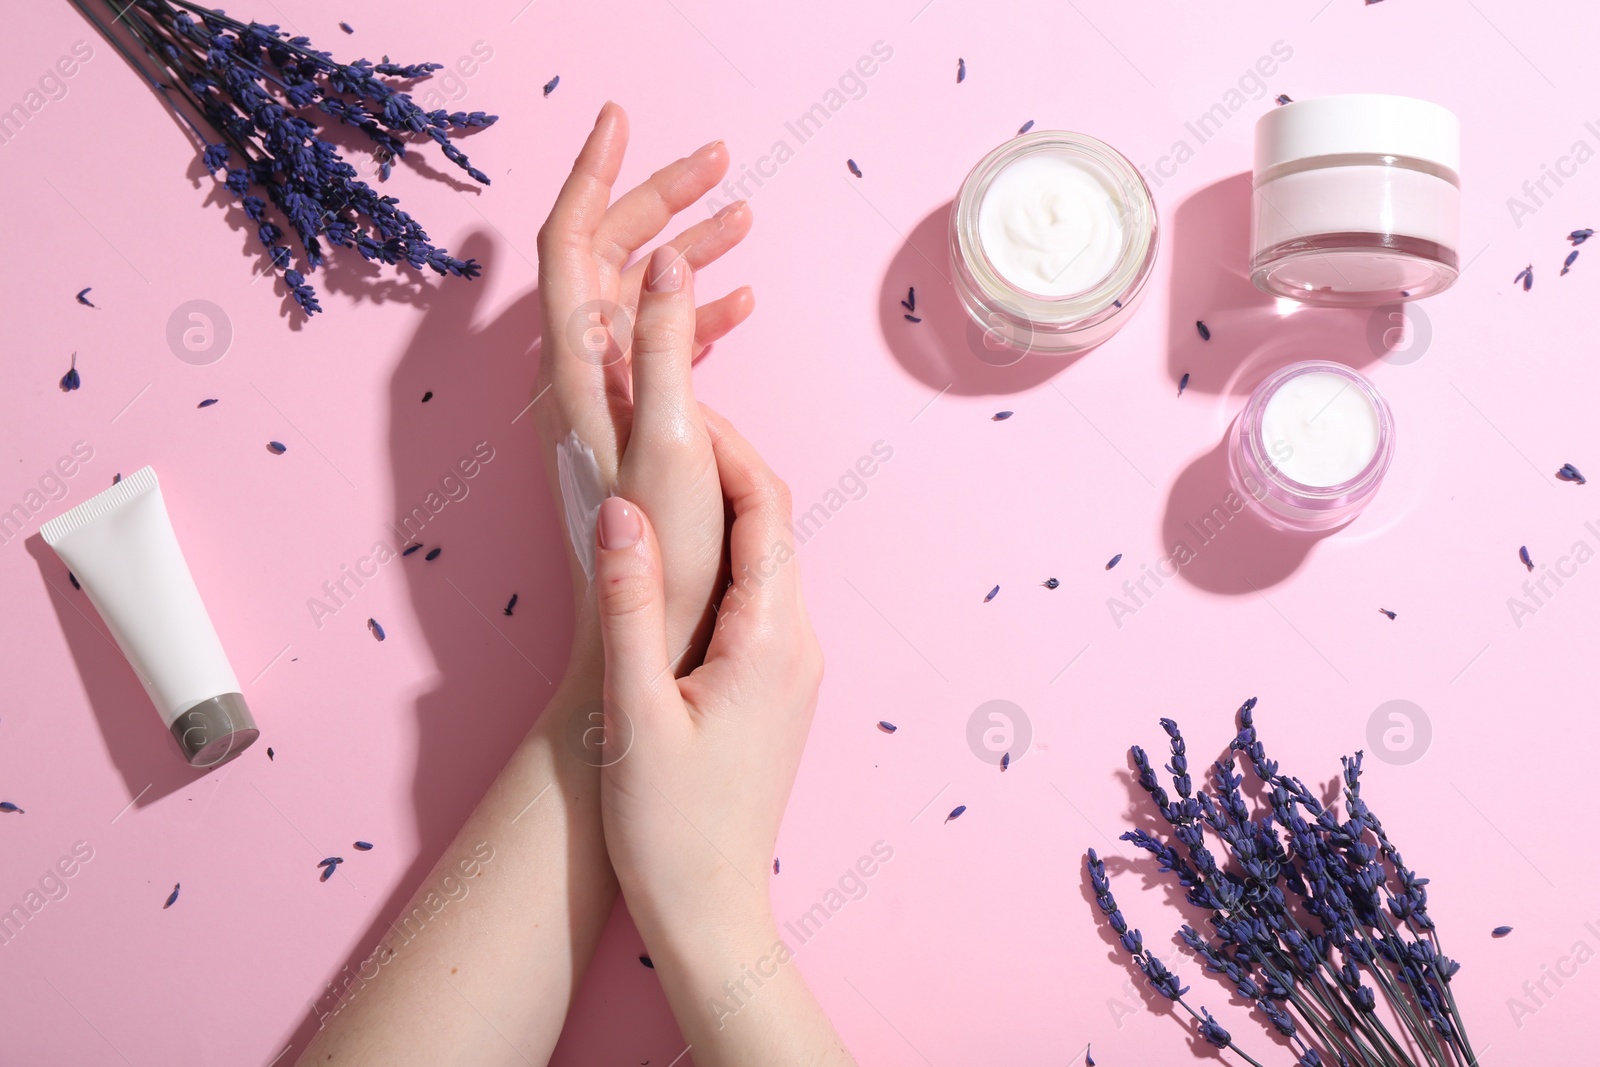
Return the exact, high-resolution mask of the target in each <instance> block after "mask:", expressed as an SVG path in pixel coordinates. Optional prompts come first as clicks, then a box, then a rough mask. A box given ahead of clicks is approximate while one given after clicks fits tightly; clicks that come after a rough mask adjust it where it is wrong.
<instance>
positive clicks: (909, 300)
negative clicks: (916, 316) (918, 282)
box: [900, 285, 917, 311]
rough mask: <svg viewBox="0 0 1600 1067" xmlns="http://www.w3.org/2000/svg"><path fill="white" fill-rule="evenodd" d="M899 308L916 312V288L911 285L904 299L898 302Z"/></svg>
mask: <svg viewBox="0 0 1600 1067" xmlns="http://www.w3.org/2000/svg"><path fill="white" fill-rule="evenodd" d="M900 306H901V307H903V308H905V309H906V310H907V311H915V310H917V287H916V286H914V285H913V286H911V287H910V288H909V289H907V290H906V298H905V299H904V300H902V301H900Z"/></svg>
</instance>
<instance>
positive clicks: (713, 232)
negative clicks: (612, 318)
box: [622, 200, 754, 302]
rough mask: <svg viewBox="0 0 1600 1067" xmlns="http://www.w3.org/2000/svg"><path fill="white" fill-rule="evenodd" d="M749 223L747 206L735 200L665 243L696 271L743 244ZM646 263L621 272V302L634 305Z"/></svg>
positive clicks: (750, 218) (634, 264)
mask: <svg viewBox="0 0 1600 1067" xmlns="http://www.w3.org/2000/svg"><path fill="white" fill-rule="evenodd" d="M753 221H754V216H753V215H752V213H751V211H750V205H749V204H747V203H746V202H745V201H743V200H736V201H734V202H733V203H731V204H729V205H728V206H727V207H725V208H723V209H722V210H721V211H719V212H717V213H716V214H715V215H713V216H712V217H711V218H709V219H703V220H701V221H700V222H697V223H695V224H694V225H693V226H690V227H689V228H687V229H685V230H684V231H683V232H682V233H680V234H678V235H677V236H676V237H674V238H673V239H672V240H671V241H669V242H667V243H668V244H670V245H671V246H672V247H673V248H676V249H677V250H678V251H680V252H682V253H683V255H684V259H685V260H686V261H687V262H688V264H689V267H690V269H691V270H696V271H698V270H700V269H701V268H702V267H704V266H705V265H706V264H708V263H715V262H716V261H717V260H718V259H721V258H722V256H724V255H725V254H726V253H727V252H728V251H729V250H730V249H731V248H733V247H734V246H735V245H737V244H738V243H739V242H740V241H742V240H744V238H745V235H746V234H748V233H749V232H750V224H751V223H752V222H753ZM648 262H649V257H648V256H647V257H645V258H644V259H641V260H638V261H636V262H634V263H632V264H631V265H629V267H628V269H627V270H625V271H623V272H622V292H623V295H624V301H625V302H629V301H632V302H637V299H638V296H639V284H640V281H641V279H643V277H644V266H645V264H646V263H648Z"/></svg>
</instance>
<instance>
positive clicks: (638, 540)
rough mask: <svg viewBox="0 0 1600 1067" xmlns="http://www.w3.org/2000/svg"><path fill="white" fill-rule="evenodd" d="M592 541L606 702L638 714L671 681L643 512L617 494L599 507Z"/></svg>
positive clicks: (656, 558)
mask: <svg viewBox="0 0 1600 1067" xmlns="http://www.w3.org/2000/svg"><path fill="white" fill-rule="evenodd" d="M595 542H596V548H595V577H594V587H595V594H596V599H597V602H598V605H599V609H600V634H601V638H602V640H603V641H604V644H605V661H606V665H605V692H606V698H607V699H608V700H610V701H612V702H613V703H615V704H617V705H618V706H620V707H623V708H626V709H628V710H629V711H630V712H633V711H642V710H643V709H644V708H646V707H648V706H650V705H651V704H653V703H655V702H656V701H658V700H659V699H660V694H661V692H662V690H661V684H662V680H663V679H665V680H666V681H667V682H669V683H670V682H671V681H672V671H671V670H670V669H669V666H670V664H669V661H668V658H667V622H666V599H667V597H666V590H665V588H664V586H663V581H662V574H661V553H660V551H659V549H658V547H657V545H656V539H655V532H654V530H653V529H651V527H650V523H649V520H648V519H646V518H645V515H644V513H643V512H642V511H640V510H639V508H638V506H637V505H635V504H632V503H630V502H629V501H627V500H624V499H623V498H622V497H619V496H613V497H607V498H606V500H605V502H604V503H603V504H601V505H600V516H599V520H598V521H597V522H596V524H595Z"/></svg>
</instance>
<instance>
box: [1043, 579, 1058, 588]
mask: <svg viewBox="0 0 1600 1067" xmlns="http://www.w3.org/2000/svg"><path fill="white" fill-rule="evenodd" d="M1060 585H1061V580H1060V579H1058V578H1046V579H1045V580H1044V587H1045V588H1046V589H1055V588H1058V587H1059V586H1060Z"/></svg>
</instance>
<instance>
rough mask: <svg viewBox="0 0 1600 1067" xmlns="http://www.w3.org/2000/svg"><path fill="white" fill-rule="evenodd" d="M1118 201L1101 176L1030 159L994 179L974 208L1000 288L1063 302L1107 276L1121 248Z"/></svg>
mask: <svg viewBox="0 0 1600 1067" xmlns="http://www.w3.org/2000/svg"><path fill="white" fill-rule="evenodd" d="M1120 201H1121V196H1120V193H1119V191H1118V190H1117V189H1115V188H1113V187H1112V186H1111V184H1110V183H1109V182H1108V181H1107V175H1106V173H1105V171H1104V169H1102V168H1099V167H1094V166H1085V165H1084V163H1083V162H1082V161H1080V160H1079V159H1078V158H1076V157H1075V156H1072V155H1069V154H1067V153H1065V152H1037V153H1034V154H1032V155H1027V156H1022V157H1021V158H1018V159H1016V160H1013V161H1012V162H1011V163H1009V164H1007V165H1006V167H1005V169H1004V170H1002V171H1000V173H998V174H996V175H995V177H994V180H993V181H992V182H990V183H989V188H988V190H987V191H985V193H984V194H983V202H982V204H981V205H979V207H978V238H979V240H981V241H982V242H983V250H984V252H985V253H986V254H987V255H988V257H989V262H990V263H991V264H993V266H994V269H995V270H996V271H997V272H998V273H999V274H1000V276H1001V277H1003V278H1005V280H1006V281H1008V282H1010V283H1011V284H1012V285H1014V286H1016V287H1017V288H1018V289H1021V290H1023V291H1025V292H1029V293H1036V294H1038V295H1040V296H1070V295H1072V294H1073V293H1081V292H1083V291H1084V290H1085V289H1089V288H1091V287H1093V286H1094V285H1096V284H1097V283H1098V282H1100V281H1101V280H1102V279H1104V278H1105V276H1106V275H1107V274H1110V273H1111V270H1112V268H1113V267H1115V266H1116V265H1117V260H1118V258H1120V256H1121V254H1122V245H1123V240H1124V235H1123V225H1122V210H1121V207H1120Z"/></svg>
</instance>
